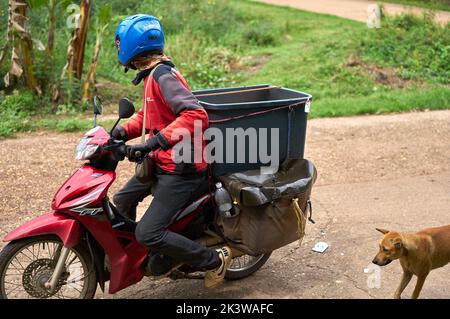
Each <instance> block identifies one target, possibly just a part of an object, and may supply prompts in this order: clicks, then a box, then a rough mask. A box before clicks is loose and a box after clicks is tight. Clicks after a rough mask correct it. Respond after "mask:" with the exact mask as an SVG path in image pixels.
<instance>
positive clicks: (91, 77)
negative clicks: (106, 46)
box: [83, 30, 103, 102]
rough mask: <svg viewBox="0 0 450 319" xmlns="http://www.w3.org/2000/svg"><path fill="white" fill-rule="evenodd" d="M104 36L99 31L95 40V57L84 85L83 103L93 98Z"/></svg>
mask: <svg viewBox="0 0 450 319" xmlns="http://www.w3.org/2000/svg"><path fill="white" fill-rule="evenodd" d="M102 34H103V32H102V31H100V30H97V38H96V40H95V50H94V55H93V57H92V60H91V65H90V66H89V71H88V74H87V76H86V81H85V82H84V84H83V101H85V102H87V101H90V100H91V98H92V92H91V87H93V86H94V84H95V73H96V71H97V63H98V58H99V56H100V51H101V49H102Z"/></svg>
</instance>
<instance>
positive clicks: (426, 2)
mask: <svg viewBox="0 0 450 319" xmlns="http://www.w3.org/2000/svg"><path fill="white" fill-rule="evenodd" d="M380 2H388V3H398V4H404V5H408V6H416V7H422V8H426V9H433V10H443V11H450V1H448V0H381V1H380Z"/></svg>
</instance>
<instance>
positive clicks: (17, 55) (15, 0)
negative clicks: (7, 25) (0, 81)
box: [4, 0, 42, 94]
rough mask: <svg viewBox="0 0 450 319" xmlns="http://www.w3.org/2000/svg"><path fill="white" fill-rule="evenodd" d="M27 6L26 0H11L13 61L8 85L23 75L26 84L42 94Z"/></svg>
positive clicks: (7, 75) (6, 78)
mask: <svg viewBox="0 0 450 319" xmlns="http://www.w3.org/2000/svg"><path fill="white" fill-rule="evenodd" d="M27 8H28V5H27V3H26V1H25V0H10V1H9V10H10V17H11V30H12V45H13V47H12V61H11V68H10V70H9V71H8V73H7V74H6V75H5V78H4V80H5V84H6V86H7V87H8V86H11V84H12V83H13V82H14V78H15V79H19V78H21V77H22V76H23V78H24V80H25V84H26V86H27V87H28V88H29V89H31V90H33V91H35V92H37V93H38V94H41V93H42V92H41V89H40V88H39V86H38V84H37V81H36V78H35V76H34V64H33V41H32V40H31V35H30V33H29V32H28V30H27V26H26V22H27V17H26V14H27Z"/></svg>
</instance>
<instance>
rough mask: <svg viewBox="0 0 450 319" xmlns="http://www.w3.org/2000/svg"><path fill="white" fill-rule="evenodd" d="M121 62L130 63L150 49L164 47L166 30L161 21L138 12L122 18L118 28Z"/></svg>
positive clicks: (117, 44)
mask: <svg viewBox="0 0 450 319" xmlns="http://www.w3.org/2000/svg"><path fill="white" fill-rule="evenodd" d="M116 47H117V51H118V55H119V62H120V63H121V64H122V65H125V66H128V64H129V63H130V62H131V61H132V60H133V59H134V58H136V57H137V56H139V55H140V54H142V53H144V52H148V51H157V50H161V51H162V50H163V49H164V31H163V29H162V26H161V22H159V20H158V19H157V18H155V17H153V16H150V15H146V14H137V15H134V16H131V17H128V18H125V19H124V20H122V21H121V22H120V24H119V26H118V27H117V30H116Z"/></svg>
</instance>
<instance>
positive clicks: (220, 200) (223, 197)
mask: <svg viewBox="0 0 450 319" xmlns="http://www.w3.org/2000/svg"><path fill="white" fill-rule="evenodd" d="M214 200H215V201H216V205H217V207H218V209H219V214H220V215H221V216H222V217H231V216H232V213H231V209H232V208H233V204H232V202H231V196H230V193H228V191H227V190H226V189H225V188H224V187H223V186H222V183H220V182H219V183H217V184H216V192H215V193H214Z"/></svg>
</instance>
